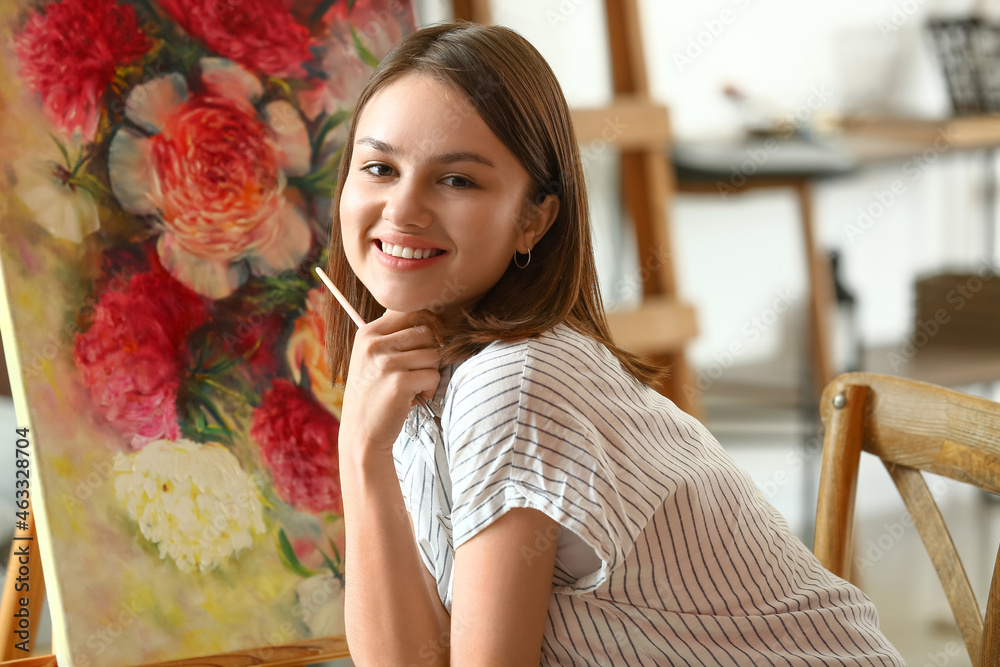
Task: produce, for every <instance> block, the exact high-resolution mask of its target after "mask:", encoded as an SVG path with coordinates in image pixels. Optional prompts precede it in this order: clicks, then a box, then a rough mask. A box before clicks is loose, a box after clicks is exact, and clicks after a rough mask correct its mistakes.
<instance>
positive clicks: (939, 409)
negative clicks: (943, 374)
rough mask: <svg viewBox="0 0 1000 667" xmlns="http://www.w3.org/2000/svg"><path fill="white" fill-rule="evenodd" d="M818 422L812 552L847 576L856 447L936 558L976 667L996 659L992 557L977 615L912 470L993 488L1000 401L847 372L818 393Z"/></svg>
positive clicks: (999, 623)
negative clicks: (893, 491) (819, 460)
mask: <svg viewBox="0 0 1000 667" xmlns="http://www.w3.org/2000/svg"><path fill="white" fill-rule="evenodd" d="M820 412H821V415H822V418H823V423H824V424H825V425H826V438H825V443H824V449H823V467H822V473H821V476H820V488H819V502H818V506H817V511H816V538H815V542H814V545H813V552H814V553H815V555H816V557H817V558H818V559H819V561H820V563H822V564H823V566H824V567H826V568H827V569H828V570H830V571H831V572H833V573H834V574H836V575H837V576H840V577H844V578H847V577H848V576H849V574H850V558H851V554H852V553H853V548H852V543H851V542H852V537H853V523H854V499H855V495H856V491H857V480H858V465H859V463H860V458H861V452H862V450H863V451H866V452H869V453H871V454H874V455H875V456H877V457H879V458H880V459H881V460H882V462H883V463H884V464H885V467H886V469H887V470H888V471H889V475H890V476H891V477H892V480H893V482H895V484H896V488H897V489H899V493H900V495H901V496H902V497H903V502H904V503H905V504H906V509H907V511H908V512H909V513H910V516H911V518H912V519H913V523H914V526H916V528H917V531H918V533H919V534H920V538H921V540H923V543H924V546H925V547H926V549H927V552H928V554H929V555H930V557H931V561H932V562H933V563H934V568H935V569H936V570H937V573H938V577H939V579H940V580H941V585H942V587H943V588H944V592H945V595H946V596H947V597H948V602H949V604H950V605H951V609H952V613H953V614H954V616H955V620H956V622H957V624H958V627H959V630H960V632H961V634H962V639H963V640H964V641H965V646H966V649H967V650H968V651H969V657H970V658H971V659H972V664H973V665H974V666H975V667H995V666H998V665H1000V553H998V554H997V559H996V564H995V565H994V568H993V578H992V581H991V584H990V592H989V597H988V599H987V603H986V613H985V619H984V616H983V614H982V612H981V611H980V607H979V603H978V602H977V601H976V596H975V594H974V593H973V591H972V586H971V585H970V584H969V578H968V576H967V575H966V573H965V569H964V567H963V566H962V561H961V558H960V557H959V555H958V552H957V551H956V549H955V544H954V542H953V541H952V539H951V535H950V533H949V532H948V528H947V527H946V525H945V522H944V519H943V518H942V516H941V512H940V510H939V508H938V506H937V503H936V502H935V501H934V497H933V496H932V495H931V492H930V490H929V489H928V487H927V483H926V482H925V481H924V478H923V475H921V473H920V471H921V470H924V471H927V472H931V473H935V474H937V475H942V476H944V477H949V478H951V479H954V480H958V481H960V482H965V483H968V484H972V485H973V486H977V487H979V488H981V489H984V490H986V491H990V492H992V493H996V494H1000V404H998V403H995V402H993V401H989V400H986V399H983V398H977V397H975V396H970V395H968V394H963V393H961V392H958V391H954V390H952V389H945V388H943V387H939V386H937V385H932V384H928V383H925V382H918V381H916V380H907V379H903V378H898V377H890V376H886V375H877V374H873V373H846V374H844V375H841V376H840V377H838V378H836V379H834V380H833V381H832V382H831V383H830V384H828V385H827V387H826V389H825V390H824V392H823V398H822V402H821V408H820Z"/></svg>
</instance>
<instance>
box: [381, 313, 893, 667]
mask: <svg viewBox="0 0 1000 667" xmlns="http://www.w3.org/2000/svg"><path fill="white" fill-rule="evenodd" d="M431 404H432V406H434V408H435V410H438V411H440V417H441V427H440V428H439V427H438V426H437V425H436V424H435V422H434V421H433V420H431V419H430V418H428V417H427V416H426V413H424V412H423V411H422V410H420V409H417V408H415V409H414V410H412V411H411V412H410V415H409V416H408V418H407V421H406V423H405V425H404V428H403V430H402V431H401V433H400V435H399V438H398V439H397V441H396V443H395V445H394V448H393V458H394V460H395V464H396V472H397V475H398V477H399V483H400V486H401V488H402V491H403V497H404V499H405V502H406V507H407V510H408V511H409V513H410V517H411V519H412V521H413V525H414V530H415V533H416V536H417V541H418V547H419V551H420V553H421V557H422V559H423V561H424V564H425V565H426V566H427V568H428V570H429V571H430V572H431V573H432V574H433V575H434V577H435V579H436V580H437V584H438V594H439V595H440V598H441V601H442V603H443V604H444V606H445V608H447V609H448V610H449V612H450V611H451V601H452V584H453V567H454V558H455V549H458V548H460V547H461V546H462V545H463V544H464V543H465V542H467V541H468V540H470V539H471V538H473V537H474V536H475V535H477V534H478V533H479V532H480V531H482V530H484V529H485V528H487V527H488V526H489V525H490V524H491V523H492V522H493V521H495V520H496V519H497V518H499V517H500V516H502V515H503V514H504V513H505V512H507V511H508V510H510V509H512V508H518V507H532V508H535V509H538V510H540V511H542V512H544V513H545V514H547V515H548V516H549V517H551V518H552V519H554V520H555V521H556V522H557V523H558V524H559V527H560V529H559V533H558V538H557V539H558V549H557V557H556V566H555V572H554V575H553V582H552V583H553V589H552V599H551V603H550V606H549V615H548V622H547V625H546V628H545V634H544V637H543V643H542V664H543V665H609V666H611V665H648V666H651V667H653V666H657V665H690V666H692V667H694V666H701V665H789V666H791V665H819V664H824V665H825V664H829V665H844V666H846V665H902V664H904V663H903V661H902V659H901V658H900V656H899V654H898V653H897V652H896V650H895V649H894V648H893V647H892V646H891V645H890V644H889V643H888V641H887V640H886V639H885V637H884V636H883V635H882V633H881V632H880V630H879V627H878V618H877V615H876V612H875V608H874V606H873V605H872V603H871V601H870V600H869V599H868V598H867V597H866V596H865V595H864V594H863V593H862V592H861V591H860V590H858V589H857V588H855V587H854V586H852V585H851V584H849V583H847V582H846V581H844V580H842V579H840V578H838V577H835V576H833V575H832V574H831V573H829V572H828V571H826V570H825V569H823V568H822V567H821V566H820V564H819V562H818V561H817V560H816V559H815V558H814V557H813V556H812V554H811V553H810V552H809V550H808V549H806V547H805V546H804V545H803V544H802V542H801V541H800V540H798V539H797V538H796V537H795V536H794V535H792V534H791V533H790V532H789V530H788V526H787V524H786V522H785V520H784V518H783V517H782V516H781V515H780V514H778V512H777V511H776V510H775V509H774V508H773V507H772V506H771V505H770V504H769V503H768V502H767V501H766V500H765V498H764V496H763V495H762V494H761V492H760V491H759V490H758V489H757V487H756V486H755V485H754V483H753V481H752V480H751V479H750V477H749V476H748V475H747V474H746V473H745V472H744V471H742V470H741V469H740V468H738V467H737V466H736V465H735V464H734V463H733V461H732V459H731V458H730V457H729V456H728V454H726V452H725V451H724V450H723V449H722V447H721V446H720V445H719V443H718V442H717V441H716V439H715V438H714V437H712V435H711V434H710V433H709V432H708V431H707V430H706V429H705V427H704V426H703V425H702V424H701V423H699V422H698V421H697V420H696V419H694V418H693V417H691V416H690V415H687V414H686V413H684V412H682V411H681V410H679V409H678V408H677V407H676V406H675V405H674V404H673V403H672V402H671V401H669V400H667V399H666V398H664V397H662V396H660V395H659V394H658V393H656V392H655V391H654V390H652V389H650V388H649V387H646V386H645V385H642V384H640V383H638V382H636V381H635V380H634V379H632V377H631V376H630V375H628V374H627V373H626V372H625V371H624V370H623V369H622V367H621V365H620V364H619V363H618V361H617V359H616V358H615V357H614V356H613V355H612V354H611V353H610V352H609V351H608V350H607V349H606V348H605V347H604V346H602V345H600V344H599V343H597V342H595V341H594V340H592V339H591V338H589V337H587V336H584V335H581V334H579V333H577V332H574V331H572V330H571V329H570V328H569V327H567V326H564V325H560V326H558V327H556V328H555V329H553V330H551V331H549V332H547V333H546V334H545V335H543V336H540V337H538V338H534V339H526V340H521V341H516V342H497V343H493V344H492V345H490V346H489V347H487V348H486V349H484V350H483V351H482V352H480V353H479V354H477V355H475V356H474V357H472V358H471V359H469V360H467V361H465V362H464V363H462V364H460V365H457V366H455V367H448V368H446V369H444V371H443V372H442V379H441V384H440V385H439V387H438V391H437V394H436V396H435V398H434V401H432V402H431Z"/></svg>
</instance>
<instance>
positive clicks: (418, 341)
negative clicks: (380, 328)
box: [378, 324, 438, 352]
mask: <svg viewBox="0 0 1000 667" xmlns="http://www.w3.org/2000/svg"><path fill="white" fill-rule="evenodd" d="M378 346H379V348H380V349H383V350H386V351H389V352H405V351H407V350H420V349H425V348H437V347H438V341H437V338H435V337H434V333H433V332H432V331H431V329H430V327H428V326H427V325H426V324H420V325H418V326H415V327H410V328H408V329H403V330H402V331H396V332H394V333H391V334H386V335H384V336H382V337H381V338H380V339H379V341H378Z"/></svg>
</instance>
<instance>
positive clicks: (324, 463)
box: [250, 380, 343, 514]
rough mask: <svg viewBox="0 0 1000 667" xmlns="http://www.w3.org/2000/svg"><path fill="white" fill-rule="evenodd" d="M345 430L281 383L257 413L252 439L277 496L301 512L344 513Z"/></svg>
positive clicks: (267, 394)
mask: <svg viewBox="0 0 1000 667" xmlns="http://www.w3.org/2000/svg"><path fill="white" fill-rule="evenodd" d="M339 430H340V424H339V422H338V421H337V420H336V418H334V417H333V416H332V415H331V414H330V413H329V412H327V411H326V410H324V409H323V408H321V407H320V406H319V405H317V404H316V403H315V402H314V401H312V400H310V399H309V398H308V397H306V396H305V394H303V393H302V390H301V389H299V388H298V387H296V386H295V385H294V384H292V383H291V382H289V381H288V380H276V381H275V382H274V384H273V385H271V388H270V389H269V390H267V392H265V393H264V396H263V398H262V400H261V406H260V407H259V408H257V409H256V410H255V411H254V414H253V418H252V420H251V424H250V437H251V438H253V439H254V440H255V441H256V442H257V444H259V445H260V452H261V457H262V458H263V460H264V464H265V465H266V466H267V467H268V468H269V469H270V471H271V476H272V478H273V479H274V486H275V490H276V491H277V492H278V496H279V497H280V498H281V499H282V500H284V501H286V502H287V503H289V504H291V505H294V506H295V507H298V508H306V509H309V510H312V511H314V512H324V511H329V512H334V513H337V514H339V513H341V512H342V511H343V504H342V499H341V495H340V466H339V464H338V460H337V434H338V432H339Z"/></svg>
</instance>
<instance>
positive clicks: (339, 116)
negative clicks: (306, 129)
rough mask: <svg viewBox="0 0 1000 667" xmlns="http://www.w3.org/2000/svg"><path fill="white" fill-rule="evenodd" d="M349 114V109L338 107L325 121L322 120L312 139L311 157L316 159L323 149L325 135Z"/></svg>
mask: <svg viewBox="0 0 1000 667" xmlns="http://www.w3.org/2000/svg"><path fill="white" fill-rule="evenodd" d="M350 115H351V113H350V112H349V111H344V110H343V109H340V110H339V111H337V113H335V114H333V115H332V116H330V117H328V118H327V119H326V121H324V123H323V126H322V127H320V128H319V132H317V133H316V138H315V139H314V140H313V145H312V153H313V159H316V156H317V155H318V154H319V152H320V151H321V150H322V149H323V141H325V140H326V135H327V134H329V133H330V132H332V131H333V130H335V129H337V126H338V125H340V124H341V123H343V122H344V120H346V119H347V118H348V117H350Z"/></svg>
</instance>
